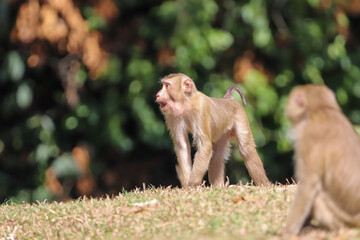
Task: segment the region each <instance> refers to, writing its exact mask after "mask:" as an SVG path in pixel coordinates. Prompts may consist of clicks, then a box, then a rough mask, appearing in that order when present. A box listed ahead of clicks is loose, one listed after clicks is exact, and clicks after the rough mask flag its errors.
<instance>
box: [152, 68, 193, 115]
mask: <svg viewBox="0 0 360 240" xmlns="http://www.w3.org/2000/svg"><path fill="white" fill-rule="evenodd" d="M161 84H162V88H161V90H160V91H159V92H158V93H157V94H156V102H157V103H159V105H160V109H161V111H162V113H163V114H164V115H168V114H171V115H174V116H179V115H181V114H182V113H183V112H184V110H185V108H186V107H185V105H186V103H187V102H188V101H189V98H190V96H191V94H192V93H193V92H195V91H196V87H195V85H194V83H193V81H192V80H191V79H190V78H189V77H188V76H186V75H184V74H173V75H170V77H165V78H163V79H162V80H161Z"/></svg>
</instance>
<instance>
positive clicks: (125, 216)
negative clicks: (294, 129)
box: [0, 185, 360, 240]
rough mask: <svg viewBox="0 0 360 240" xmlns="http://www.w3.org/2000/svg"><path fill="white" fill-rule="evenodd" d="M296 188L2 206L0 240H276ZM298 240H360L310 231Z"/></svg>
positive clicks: (143, 193) (152, 193)
mask: <svg viewBox="0 0 360 240" xmlns="http://www.w3.org/2000/svg"><path fill="white" fill-rule="evenodd" d="M295 189H296V186H294V185H290V186H272V187H267V188H265V187H264V188H262V187H253V186H244V185H233V186H230V187H228V188H225V189H213V188H206V187H199V188H196V189H178V188H153V189H152V188H150V189H145V190H140V189H137V190H134V191H132V192H126V193H121V194H119V195H118V196H115V197H111V198H110V197H107V198H103V199H82V200H76V201H71V202H67V203H46V202H44V203H38V204H3V205H1V206H0V240H1V239H224V240H225V239H279V237H278V236H277V235H276V234H277V233H278V232H279V231H281V229H282V228H283V226H284V223H285V220H286V216H287V214H288V211H289V207H290V205H291V202H292V200H293V195H294V192H295ZM300 238H301V239H337V240H340V239H360V231H359V230H350V229H347V230H341V231H340V232H336V233H333V232H326V231H324V230H317V229H313V230H312V231H308V233H305V234H303V235H302V236H301V237H300Z"/></svg>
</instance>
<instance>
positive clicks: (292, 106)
mask: <svg viewBox="0 0 360 240" xmlns="http://www.w3.org/2000/svg"><path fill="white" fill-rule="evenodd" d="M306 107H307V106H306V95H305V93H304V92H303V91H302V89H301V88H299V87H298V88H295V89H294V90H292V91H291V93H290V95H289V99H288V102H287V105H286V116H287V117H288V119H289V120H290V121H291V122H292V124H296V123H297V122H298V121H300V120H301V119H303V118H304V117H305V115H306Z"/></svg>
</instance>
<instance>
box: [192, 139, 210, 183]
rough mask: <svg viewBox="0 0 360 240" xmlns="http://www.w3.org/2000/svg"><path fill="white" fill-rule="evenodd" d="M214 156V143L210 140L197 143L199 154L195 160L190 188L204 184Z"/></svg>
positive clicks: (197, 153) (201, 140)
mask: <svg viewBox="0 0 360 240" xmlns="http://www.w3.org/2000/svg"><path fill="white" fill-rule="evenodd" d="M211 156H212V143H211V141H210V140H208V139H200V140H198V142H197V152H196V154H195V158H194V164H193V167H192V171H191V175H190V182H189V186H190V187H194V186H199V185H201V183H202V180H203V178H204V175H205V173H206V171H207V170H208V168H209V164H210V159H211Z"/></svg>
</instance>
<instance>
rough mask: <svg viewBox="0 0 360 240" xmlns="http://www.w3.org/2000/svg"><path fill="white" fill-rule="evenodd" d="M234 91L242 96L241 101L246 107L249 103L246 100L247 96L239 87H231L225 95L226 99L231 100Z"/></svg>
mask: <svg viewBox="0 0 360 240" xmlns="http://www.w3.org/2000/svg"><path fill="white" fill-rule="evenodd" d="M232 90H236V91H237V92H238V93H239V94H240V96H241V100H242V102H243V104H244V106H246V105H247V102H246V99H245V95H244V93H243V91H242V90H241V89H240V88H239V87H237V86H231V87H229V88H228V89H227V90H226V93H225V95H224V98H231V92H232Z"/></svg>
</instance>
